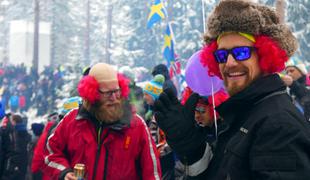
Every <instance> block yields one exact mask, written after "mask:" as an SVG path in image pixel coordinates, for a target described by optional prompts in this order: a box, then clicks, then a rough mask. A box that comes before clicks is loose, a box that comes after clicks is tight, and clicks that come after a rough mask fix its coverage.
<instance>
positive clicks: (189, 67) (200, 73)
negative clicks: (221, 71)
mask: <svg viewBox="0 0 310 180" xmlns="http://www.w3.org/2000/svg"><path fill="white" fill-rule="evenodd" d="M200 53H201V51H197V52H196V53H195V54H193V55H192V56H191V57H190V58H189V60H188V62H187V64H186V68H185V81H186V83H187V85H188V86H189V87H190V88H191V89H192V90H193V91H194V92H196V93H198V94H199V95H201V96H210V95H212V84H213V93H215V92H217V91H218V90H220V89H221V88H224V85H223V81H222V80H221V79H220V78H218V77H216V76H213V77H210V76H209V75H208V67H203V65H202V64H201V62H200Z"/></svg>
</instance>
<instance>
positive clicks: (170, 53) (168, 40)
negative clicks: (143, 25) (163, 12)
mask: <svg viewBox="0 0 310 180" xmlns="http://www.w3.org/2000/svg"><path fill="white" fill-rule="evenodd" d="M164 40H165V44H164V48H163V49H164V58H165V59H166V61H167V66H168V67H169V66H170V64H171V62H174V61H175V56H174V42H173V39H172V31H171V29H170V26H169V24H168V25H167V28H166V32H165V36H164Z"/></svg>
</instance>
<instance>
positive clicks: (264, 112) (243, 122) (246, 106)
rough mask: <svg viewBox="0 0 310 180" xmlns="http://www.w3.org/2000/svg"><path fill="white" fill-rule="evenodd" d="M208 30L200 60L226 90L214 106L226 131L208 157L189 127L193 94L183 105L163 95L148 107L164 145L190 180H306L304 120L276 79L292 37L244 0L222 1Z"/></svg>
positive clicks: (307, 130) (263, 9) (197, 132)
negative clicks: (187, 170)
mask: <svg viewBox="0 0 310 180" xmlns="http://www.w3.org/2000/svg"><path fill="white" fill-rule="evenodd" d="M207 27H208V30H207V33H206V34H205V38H204V40H205V47H204V48H203V51H202V55H201V62H202V64H204V65H207V66H208V69H209V74H210V75H215V76H218V77H220V78H221V79H223V80H224V83H225V86H226V88H227V91H228V92H229V95H230V98H229V99H228V100H227V101H225V102H223V103H222V104H221V105H220V106H218V107H217V108H216V110H217V112H218V113H219V115H220V116H221V117H222V118H223V119H224V123H225V124H226V128H224V130H223V131H221V132H219V133H218V134H217V138H216V141H215V144H213V145H212V146H213V147H212V151H213V157H212V159H211V160H210V159H209V158H206V157H208V156H209V154H208V153H207V150H208V149H207V148H206V142H205V141H204V137H205V133H206V132H205V131H204V129H201V128H200V129H199V128H197V127H195V122H194V111H195V105H196V104H197V102H198V99H199V97H198V95H197V94H193V95H192V96H191V97H190V98H189V99H188V100H187V101H186V103H185V106H182V105H180V103H179V102H178V100H177V99H176V97H175V96H174V95H173V93H172V91H171V90H164V92H163V93H162V94H161V95H160V97H159V99H158V100H157V101H156V102H155V106H154V108H155V118H156V120H157V122H158V125H159V127H160V128H161V129H162V130H164V131H165V133H166V138H167V142H168V144H169V145H170V146H171V147H172V149H173V150H174V151H175V152H176V153H177V154H178V155H179V157H181V161H183V162H185V163H186V164H187V165H188V166H190V168H191V170H192V171H191V175H193V176H194V177H193V178H194V179H209V180H213V179H214V180H215V179H216V180H249V179H252V180H262V179H270V180H271V179H274V180H275V179H277V180H278V179H279V180H280V179H281V180H295V179H298V180H308V179H310V153H309V148H310V127H309V123H307V122H306V121H305V119H304V117H303V115H302V114H301V113H300V112H299V110H298V109H297V108H296V107H295V106H294V105H293V103H292V102H291V99H290V97H289V96H288V94H287V91H286V86H285V84H284V83H283V81H282V80H281V78H280V77H279V75H278V74H277V72H281V71H282V70H284V68H285V62H286V61H287V60H288V58H289V57H290V56H292V55H293V53H294V52H295V50H296V49H297V40H296V38H295V37H294V36H293V34H292V32H291V31H290V30H289V28H288V27H287V26H286V25H285V24H283V23H281V22H280V20H279V17H278V15H277V13H276V12H275V11H274V10H273V9H272V8H270V7H268V6H264V5H260V4H257V3H254V2H251V1H248V0H222V1H220V2H219V4H218V5H217V6H216V7H215V9H214V10H213V11H212V12H211V14H210V16H209V18H208V22H207Z"/></svg>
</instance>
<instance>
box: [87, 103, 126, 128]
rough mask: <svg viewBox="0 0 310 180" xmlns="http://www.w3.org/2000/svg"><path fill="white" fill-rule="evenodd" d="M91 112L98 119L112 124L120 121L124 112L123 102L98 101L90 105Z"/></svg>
mask: <svg viewBox="0 0 310 180" xmlns="http://www.w3.org/2000/svg"><path fill="white" fill-rule="evenodd" d="M89 112H90V113H91V114H93V115H94V116H95V117H96V119H97V120H99V121H101V122H104V123H106V124H112V123H115V122H117V121H119V120H120V119H121V118H122V116H123V114H124V111H123V102H122V101H119V102H115V103H113V104H107V103H103V102H96V103H95V104H93V105H92V106H91V107H90V110H89Z"/></svg>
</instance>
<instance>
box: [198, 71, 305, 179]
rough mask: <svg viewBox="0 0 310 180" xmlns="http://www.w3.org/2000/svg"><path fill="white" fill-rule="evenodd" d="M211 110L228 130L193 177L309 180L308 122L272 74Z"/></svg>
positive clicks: (282, 85) (277, 77)
mask: <svg viewBox="0 0 310 180" xmlns="http://www.w3.org/2000/svg"><path fill="white" fill-rule="evenodd" d="M217 110H218V112H219V114H220V116H221V117H223V118H224V121H225V123H226V125H227V127H228V128H226V129H225V130H224V131H222V132H221V133H220V134H219V136H218V139H217V142H216V146H215V147H214V149H213V153H214V156H213V158H212V160H211V162H210V163H209V166H208V168H207V169H206V170H205V171H204V172H203V173H202V174H200V176H199V177H197V179H209V180H213V179H219V180H228V179H229V180H249V179H253V180H269V179H270V180H271V179H281V180H297V179H298V180H309V179H310V153H309V152H310V151H309V150H310V127H309V123H307V122H306V121H305V119H304V117H303V116H302V114H301V113H300V112H299V111H298V110H297V108H296V107H295V106H294V105H293V104H292V102H291V99H290V97H289V96H288V95H287V93H286V87H285V86H284V84H283V82H282V81H281V79H280V78H279V76H278V75H270V76H267V77H263V78H260V79H258V80H256V81H255V82H253V83H252V84H251V85H250V86H249V87H247V88H246V89H244V90H243V91H242V92H240V93H238V94H236V95H234V96H232V97H231V98H230V99H229V100H227V101H226V102H224V103H223V104H221V105H220V106H219V107H218V108H217ZM201 156H202V155H201Z"/></svg>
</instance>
